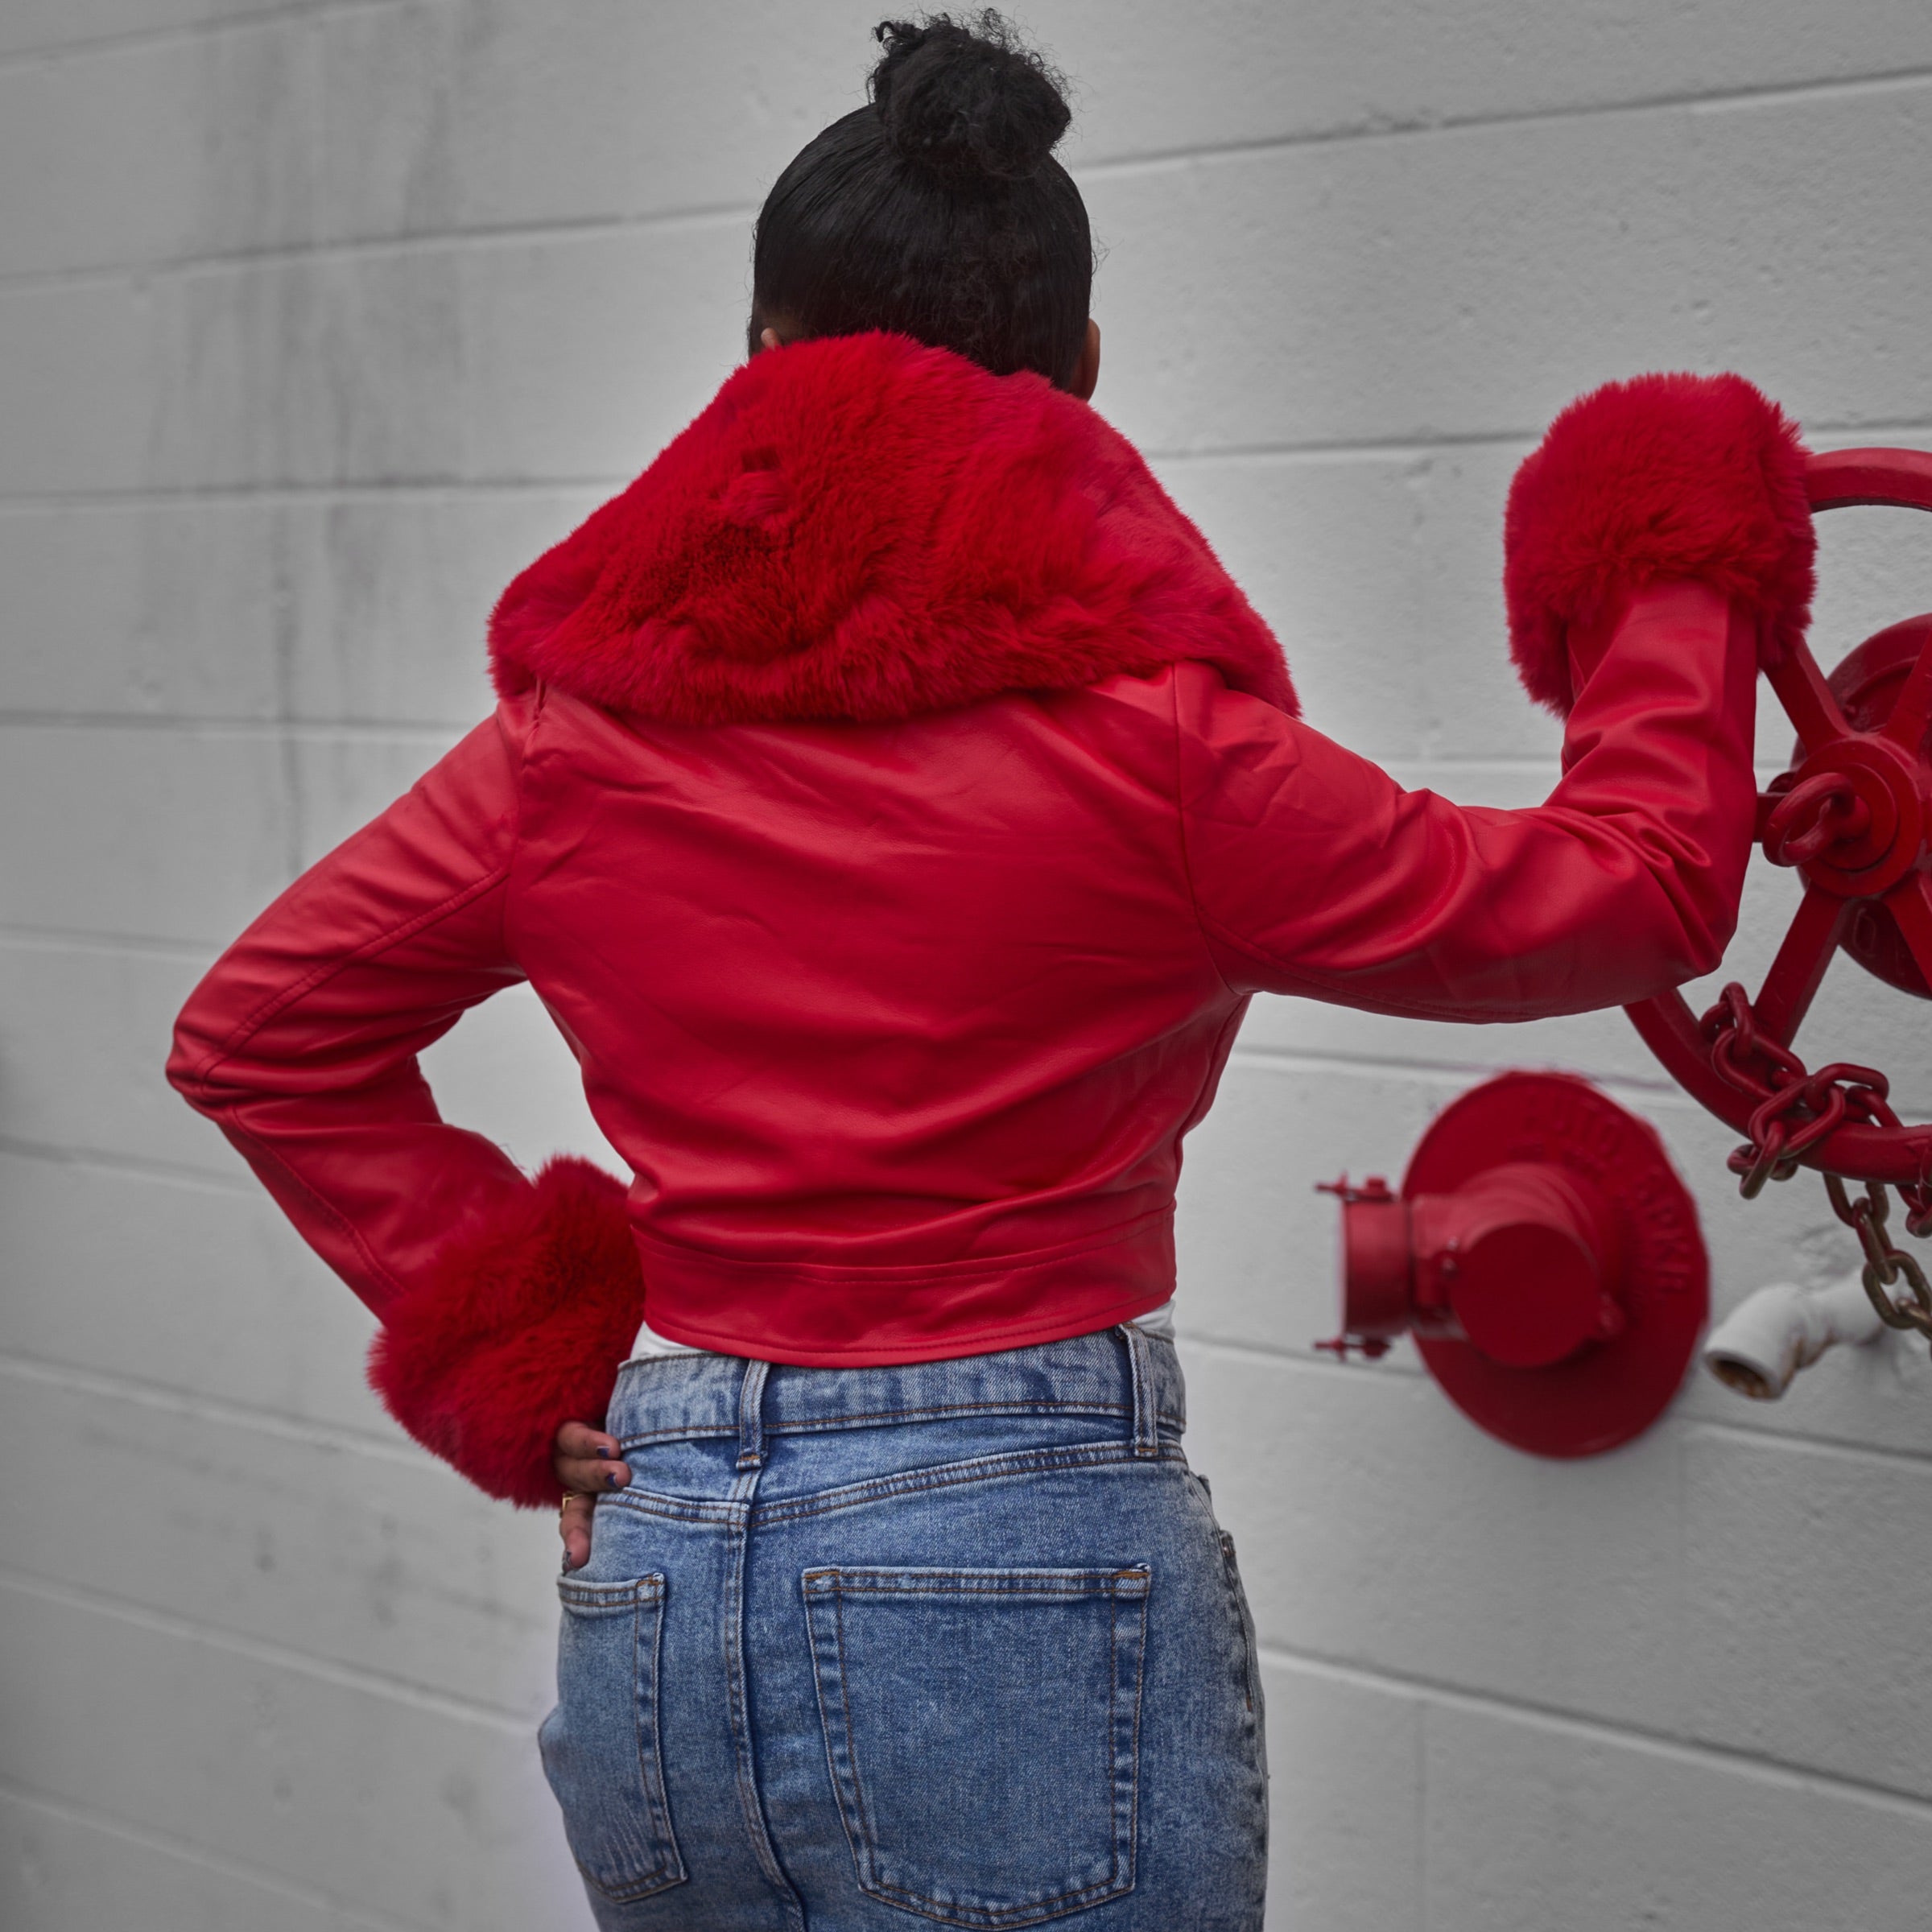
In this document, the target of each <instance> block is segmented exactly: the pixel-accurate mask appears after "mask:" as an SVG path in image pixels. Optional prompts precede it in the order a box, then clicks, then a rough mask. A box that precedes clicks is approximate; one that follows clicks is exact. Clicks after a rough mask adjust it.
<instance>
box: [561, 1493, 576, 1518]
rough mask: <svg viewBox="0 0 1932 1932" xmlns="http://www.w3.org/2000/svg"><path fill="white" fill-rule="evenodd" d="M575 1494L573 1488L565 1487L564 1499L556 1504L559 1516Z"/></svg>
mask: <svg viewBox="0 0 1932 1932" xmlns="http://www.w3.org/2000/svg"><path fill="white" fill-rule="evenodd" d="M575 1495H576V1490H574V1489H566V1490H565V1491H564V1500H563V1501H562V1502H560V1503H559V1504H558V1505H557V1514H558V1515H559V1516H561V1515H562V1514H563V1513H564V1511H565V1510H566V1509H568V1508H569V1507H570V1499H571V1498H572V1496H575Z"/></svg>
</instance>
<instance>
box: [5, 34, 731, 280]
mask: <svg viewBox="0 0 1932 1932" xmlns="http://www.w3.org/2000/svg"><path fill="white" fill-rule="evenodd" d="M387 3H389V0H385V4H387ZM757 216H758V209H757V208H755V207H754V206H753V205H752V204H750V203H749V202H736V201H729V202H727V201H719V202H708V203H703V204H697V205H695V206H693V207H690V208H652V209H650V210H649V211H648V212H646V213H641V214H635V215H575V216H559V217H551V218H550V219H549V220H547V221H497V222H478V223H477V224H476V225H474V226H473V227H469V228H437V229H404V230H403V231H401V232H399V233H392V234H380V235H344V236H341V237H334V238H330V237H318V238H316V239H314V240H311V241H304V242H262V243H260V244H258V245H257V246H254V247H252V248H229V249H209V250H206V251H205V252H204V253H202V254H188V255H155V256H152V257H144V258H138V259H136V260H133V261H125V260H122V261H114V262H77V263H76V264H74V265H73V266H70V267H67V268H23V269H14V270H10V271H8V272H6V273H0V295H7V294H10V293H30V292H33V291H39V290H43V289H52V288H72V287H85V285H86V284H88V283H110V284H111V283H116V282H136V281H138V282H140V283H143V284H147V283H155V282H173V281H185V280H188V279H192V278H193V277H195V276H196V275H221V274H225V273H230V272H234V271H238V270H247V269H252V268H274V267H281V266H291V265H294V264H297V263H303V264H306V263H308V262H338V261H357V260H377V261H379V260H382V259H383V258H386V257H388V256H393V255H407V256H426V255H432V254H464V253H477V254H481V253H483V252H485V251H486V250H489V249H492V248H527V247H530V246H543V245H547V244H551V243H556V244H563V243H568V242H584V241H594V240H596V239H597V238H598V237H601V236H603V237H622V236H625V235H646V234H652V233H659V232H663V233H668V234H677V233H681V232H683V231H687V230H692V229H698V230H702V229H711V228H720V227H723V226H725V225H726V224H727V223H729V224H731V225H734V226H735V225H738V224H740V223H745V224H749V223H750V222H752V221H754V220H755V219H756V218H757ZM746 242H747V246H746V253H747V254H749V235H748V236H747V238H746Z"/></svg>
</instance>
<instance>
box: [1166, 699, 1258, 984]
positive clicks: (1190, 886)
mask: <svg viewBox="0 0 1932 1932" xmlns="http://www.w3.org/2000/svg"><path fill="white" fill-rule="evenodd" d="M1167 707H1168V715H1169V716H1170V718H1171V719H1172V720H1173V722H1174V832H1175V836H1176V837H1177V838H1178V840H1179V844H1180V854H1181V881H1182V883H1183V885H1184V886H1186V887H1187V904H1188V906H1189V908H1190V909H1191V910H1192V912H1193V914H1194V929H1195V931H1196V932H1197V933H1199V935H1200V939H1201V951H1202V952H1203V953H1205V954H1206V955H1207V956H1208V964H1209V965H1210V966H1212V968H1214V976H1215V977H1216V979H1217V980H1220V983H1221V985H1222V987H1223V988H1224V989H1225V990H1226V991H1227V992H1228V993H1233V994H1234V997H1236V998H1237V999H1238V998H1239V997H1241V996H1240V995H1239V994H1238V993H1235V989H1234V987H1233V985H1232V984H1231V983H1230V981H1229V980H1228V975H1227V974H1226V973H1225V972H1223V971H1222V970H1221V962H1220V959H1219V957H1218V956H1216V952H1215V950H1214V941H1213V939H1212V938H1211V937H1210V936H1209V932H1208V923H1209V922H1208V915H1207V914H1206V913H1205V912H1204V911H1203V910H1202V908H1201V895H1200V893H1199V890H1197V889H1196V886H1195V877H1194V861H1193V859H1192V858H1191V857H1190V856H1189V853H1188V849H1187V807H1186V806H1185V805H1183V803H1182V802H1181V693H1180V680H1179V679H1178V678H1170V679H1168V680H1167Z"/></svg>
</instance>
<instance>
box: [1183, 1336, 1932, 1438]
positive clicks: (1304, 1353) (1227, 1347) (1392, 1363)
mask: <svg viewBox="0 0 1932 1932" xmlns="http://www.w3.org/2000/svg"><path fill="white" fill-rule="evenodd" d="M1175 1340H1177V1341H1178V1342H1179V1344H1180V1346H1181V1347H1182V1348H1183V1349H1188V1348H1198V1349H1199V1350H1200V1351H1201V1352H1202V1353H1203V1354H1204V1355H1215V1356H1224V1357H1227V1358H1228V1359H1229V1360H1232V1361H1235V1362H1236V1363H1241V1364H1247V1363H1252V1362H1256V1361H1260V1362H1264V1363H1266V1364H1269V1366H1271V1367H1274V1366H1278V1367H1283V1368H1289V1369H1302V1370H1306V1371H1307V1372H1308V1373H1311V1374H1314V1375H1320V1376H1340V1375H1352V1376H1356V1377H1361V1376H1364V1375H1377V1376H1396V1377H1403V1378H1405V1379H1406V1380H1408V1381H1426V1380H1428V1379H1429V1377H1428V1375H1427V1373H1426V1370H1425V1369H1423V1367H1422V1364H1421V1363H1420V1362H1419V1361H1418V1360H1417V1359H1416V1357H1415V1356H1414V1355H1413V1354H1412V1353H1411V1352H1410V1347H1409V1345H1408V1344H1406V1343H1404V1344H1402V1345H1399V1346H1398V1347H1397V1348H1396V1349H1395V1350H1394V1351H1393V1352H1391V1353H1390V1354H1389V1355H1387V1356H1384V1357H1383V1359H1382V1360H1381V1361H1379V1362H1377V1363H1374V1364H1369V1363H1365V1362H1339V1361H1337V1360H1335V1358H1334V1357H1333V1356H1329V1355H1325V1354H1324V1355H1318V1354H1315V1353H1314V1352H1312V1350H1313V1344H1312V1343H1311V1344H1307V1346H1306V1347H1304V1348H1296V1347H1295V1346H1294V1344H1293V1343H1291V1342H1279V1341H1272V1340H1263V1339H1256V1338H1247V1337H1242V1336H1239V1335H1217V1334H1216V1333H1215V1332H1214V1331H1212V1330H1211V1329H1203V1328H1192V1327H1189V1326H1188V1325H1187V1320H1186V1319H1185V1317H1184V1316H1183V1317H1182V1318H1180V1319H1178V1320H1177V1322H1176V1323H1175ZM1700 1387H1701V1385H1700ZM1670 1426H1672V1427H1673V1428H1674V1429H1675V1430H1677V1431H1678V1435H1679V1437H1680V1439H1682V1440H1684V1441H1686V1442H1687V1441H1688V1440H1689V1439H1691V1437H1692V1436H1694V1435H1698V1434H1699V1433H1700V1432H1701V1433H1707V1434H1710V1435H1721V1436H1724V1437H1725V1438H1727V1439H1732V1440H1735V1441H1737V1442H1739V1443H1746V1444H1748V1445H1749V1446H1750V1447H1752V1448H1753V1449H1756V1448H1758V1447H1763V1446H1765V1445H1767V1444H1768V1445H1769V1446H1770V1447H1773V1448H1777V1449H1789V1450H1792V1451H1817V1452H1818V1453H1819V1454H1821V1455H1827V1456H1830V1457H1831V1458H1832V1459H1834V1460H1843V1461H1847V1462H1854V1463H1862V1462H1878V1463H1890V1464H1894V1465H1902V1466H1903V1467H1905V1468H1907V1469H1909V1470H1911V1471H1913V1472H1914V1473H1916V1474H1919V1475H1925V1474H1928V1473H1932V1448H1928V1449H1923V1450H1917V1449H1897V1448H1893V1447H1889V1446H1887V1445H1883V1444H1879V1443H1867V1442H1861V1441H1859V1440H1857V1439H1855V1438H1852V1437H1847V1436H1837V1435H1799V1434H1793V1433H1789V1432H1787V1431H1785V1430H1778V1429H1772V1428H1768V1427H1766V1426H1763V1425H1761V1424H1753V1423H1751V1422H1728V1421H1726V1420H1724V1418H1722V1417H1707V1416H1703V1415H1693V1414H1689V1413H1688V1412H1687V1411H1686V1412H1680V1413H1678V1414H1674V1415H1673V1416H1672V1417H1671V1418H1670Z"/></svg>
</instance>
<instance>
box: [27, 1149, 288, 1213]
mask: <svg viewBox="0 0 1932 1932" xmlns="http://www.w3.org/2000/svg"><path fill="white" fill-rule="evenodd" d="M0 1154H11V1155H12V1156H13V1157H14V1159H16V1160H21V1161H46V1162H48V1163H50V1164H51V1165H52V1166H56V1167H96V1168H98V1169H99V1170H101V1172H102V1173H104V1174H138V1175H139V1176H140V1177H141V1179H143V1180H152V1181H170V1182H173V1183H176V1184H178V1185H180V1186H182V1187H198V1188H200V1189H203V1190H204V1191H206V1192H208V1193H209V1194H232V1195H242V1197H244V1198H245V1199H249V1200H259V1199H261V1198H262V1183H260V1182H259V1181H258V1180H256V1179H254V1178H253V1177H252V1176H251V1177H250V1178H249V1179H246V1180H244V1179H242V1178H241V1177H240V1176H238V1175H237V1176H230V1175H228V1174H216V1173H213V1172H211V1171H210V1170H208V1169H207V1168H205V1167H194V1166H190V1165H189V1164H188V1162H186V1161H158V1160H156V1159H155V1158H154V1157H153V1156H152V1155H151V1154H116V1153H114V1151H113V1150H111V1149H109V1148H105V1147H86V1146H79V1145H77V1144H69V1143H66V1142H63V1141H30V1140H28V1139H27V1138H26V1137H24V1136H23V1135H19V1134H11V1133H0Z"/></svg>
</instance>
